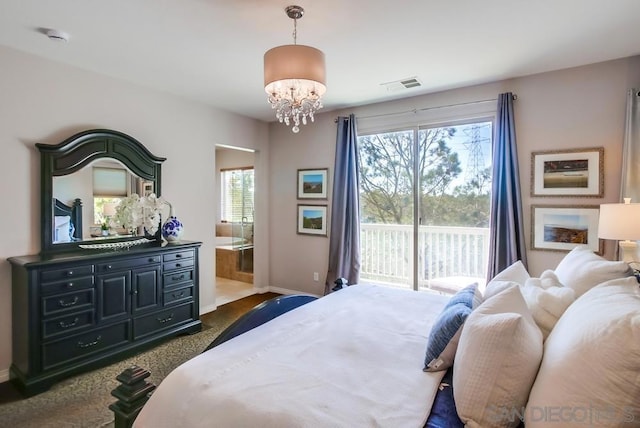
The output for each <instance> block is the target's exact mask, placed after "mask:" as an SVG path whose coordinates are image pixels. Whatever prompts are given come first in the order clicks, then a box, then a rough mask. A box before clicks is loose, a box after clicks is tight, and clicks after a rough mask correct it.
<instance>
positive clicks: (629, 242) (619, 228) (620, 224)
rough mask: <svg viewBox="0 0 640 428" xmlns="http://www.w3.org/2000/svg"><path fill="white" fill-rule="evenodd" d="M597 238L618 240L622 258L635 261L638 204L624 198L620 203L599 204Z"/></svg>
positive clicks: (638, 236) (639, 231)
mask: <svg viewBox="0 0 640 428" xmlns="http://www.w3.org/2000/svg"><path fill="white" fill-rule="evenodd" d="M598 238H601V239H613V240H616V241H620V242H619V245H620V250H621V251H622V260H623V261H625V262H627V263H632V262H636V261H638V260H637V257H636V250H637V248H638V244H637V243H636V241H639V240H640V204H632V203H631V199H630V198H624V203H622V204H602V205H600V220H599V222H598Z"/></svg>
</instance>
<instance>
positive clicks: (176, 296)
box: [171, 291, 184, 299]
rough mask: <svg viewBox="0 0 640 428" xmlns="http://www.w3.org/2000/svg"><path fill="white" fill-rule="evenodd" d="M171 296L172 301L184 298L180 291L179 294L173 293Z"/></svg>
mask: <svg viewBox="0 0 640 428" xmlns="http://www.w3.org/2000/svg"><path fill="white" fill-rule="evenodd" d="M171 295H172V296H173V298H174V299H179V298H181V297H182V296H184V291H181V292H180V294H176V293H173V294H171Z"/></svg>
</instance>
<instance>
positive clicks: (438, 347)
mask: <svg viewBox="0 0 640 428" xmlns="http://www.w3.org/2000/svg"><path fill="white" fill-rule="evenodd" d="M470 313H471V308H470V307H469V306H467V305H466V304H465V303H455V304H453V305H452V306H449V305H447V306H446V307H445V308H444V310H443V311H442V313H440V315H439V316H438V319H436V322H435V323H434V324H433V328H432V329H431V333H430V334H429V342H428V343H427V352H426V356H425V359H424V371H426V372H431V371H442V370H446V369H448V368H449V367H451V366H452V365H453V357H454V356H455V353H456V349H457V348H458V339H459V338H460V334H461V332H462V325H463V324H464V322H465V321H466V320H467V317H468V316H469V314H470Z"/></svg>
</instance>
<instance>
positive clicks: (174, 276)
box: [163, 270, 194, 288]
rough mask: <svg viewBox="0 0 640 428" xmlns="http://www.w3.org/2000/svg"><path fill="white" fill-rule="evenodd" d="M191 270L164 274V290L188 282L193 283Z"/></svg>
mask: <svg viewBox="0 0 640 428" xmlns="http://www.w3.org/2000/svg"><path fill="white" fill-rule="evenodd" d="M193 274H194V272H193V270H186V271H182V272H173V273H165V274H164V275H163V277H164V288H171V287H174V286H176V285H178V284H183V283H185V282H188V281H193Z"/></svg>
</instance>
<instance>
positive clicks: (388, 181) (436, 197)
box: [358, 124, 491, 227]
mask: <svg viewBox="0 0 640 428" xmlns="http://www.w3.org/2000/svg"><path fill="white" fill-rule="evenodd" d="M474 126H476V125H474ZM489 126H490V124H489ZM458 129H460V127H443V128H430V129H422V130H419V131H418V132H417V133H416V134H417V138H418V143H417V147H416V148H415V150H416V151H417V153H416V155H417V156H418V159H419V162H418V165H417V170H418V174H417V177H418V179H419V183H420V189H419V191H420V200H419V216H420V219H421V224H423V225H427V224H429V225H439V226H444V225H446V226H475V227H488V223H489V195H490V186H491V171H490V168H484V169H482V170H480V171H472V174H471V177H469V176H468V177H467V180H468V181H467V183H464V184H456V183H459V182H460V180H459V179H458V178H459V177H460V174H461V173H462V168H461V166H460V160H459V155H458V153H456V152H455V151H453V150H452V149H451V148H450V144H451V141H452V139H453V138H454V136H455V135H456V131H457V130H458ZM463 129H464V128H463ZM489 129H490V128H489ZM413 138H414V131H413V130H407V131H397V132H389V133H381V134H373V135H367V136H362V137H359V139H358V142H359V149H360V166H361V174H360V187H361V193H360V201H361V206H362V220H363V222H372V223H391V224H412V223H413V191H414V190H413V188H414V186H413V183H414V174H413V171H414V159H415V157H414V146H413ZM465 147H467V146H465Z"/></svg>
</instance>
